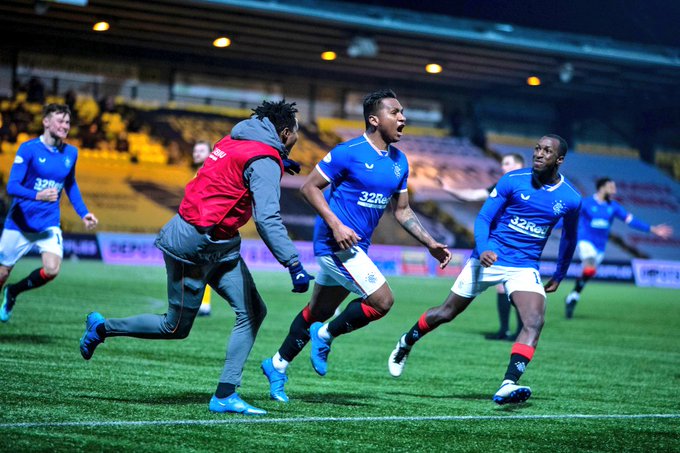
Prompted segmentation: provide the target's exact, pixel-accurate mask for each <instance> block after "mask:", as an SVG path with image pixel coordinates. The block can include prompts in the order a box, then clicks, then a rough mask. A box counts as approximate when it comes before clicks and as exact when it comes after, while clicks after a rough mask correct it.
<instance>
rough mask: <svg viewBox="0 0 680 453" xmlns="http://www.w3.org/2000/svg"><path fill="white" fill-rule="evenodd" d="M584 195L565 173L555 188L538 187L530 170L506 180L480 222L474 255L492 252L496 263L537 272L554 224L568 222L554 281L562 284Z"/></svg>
mask: <svg viewBox="0 0 680 453" xmlns="http://www.w3.org/2000/svg"><path fill="white" fill-rule="evenodd" d="M580 207H581V195H580V194H579V193H578V191H576V189H574V188H573V187H572V186H571V184H570V183H569V182H568V181H567V180H566V179H564V176H562V175H560V181H559V182H558V183H557V184H555V185H553V186H543V187H541V188H538V189H537V188H536V187H534V186H533V185H532V174H531V170H530V169H526V168H524V169H520V170H515V171H512V172H509V173H507V174H506V175H505V176H503V177H502V178H501V179H500V181H498V184H497V185H496V188H495V189H494V190H493V191H492V192H491V194H490V195H489V198H488V200H487V201H486V202H485V203H484V206H483V207H482V210H481V211H480V212H479V216H477V220H476V221H475V242H476V246H475V250H474V251H473V254H472V256H473V257H474V258H479V255H480V253H482V252H484V251H486V250H491V251H493V252H495V253H496V255H498V261H496V264H498V265H501V266H511V267H532V268H534V269H538V267H539V260H540V258H541V253H543V248H544V247H545V243H546V242H547V241H548V237H549V236H550V232H551V231H552V229H553V227H554V226H555V224H556V223H557V222H558V221H559V220H560V219H561V218H563V222H564V226H563V228H562V238H561V241H560V250H559V256H558V262H557V271H556V272H555V275H554V276H553V278H554V279H555V280H557V281H560V280H561V279H562V278H563V277H564V275H565V274H566V271H567V269H568V267H569V263H570V262H571V258H572V256H573V254H574V248H575V247H576V238H577V235H576V233H577V226H578V216H579V210H580Z"/></svg>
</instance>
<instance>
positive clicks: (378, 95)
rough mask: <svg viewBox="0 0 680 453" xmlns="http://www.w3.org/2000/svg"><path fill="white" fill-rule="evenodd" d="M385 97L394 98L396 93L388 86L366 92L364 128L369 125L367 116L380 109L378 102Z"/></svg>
mask: <svg viewBox="0 0 680 453" xmlns="http://www.w3.org/2000/svg"><path fill="white" fill-rule="evenodd" d="M385 98H392V99H396V98H397V95H396V94H394V91H392V90H390V89H389V88H382V89H380V90H376V91H374V92H372V93H369V94H367V95H366V97H365V98H364V122H365V123H366V129H368V127H369V126H370V123H369V122H368V117H369V116H371V115H375V114H376V113H377V112H378V110H379V109H380V102H381V101H382V100H383V99H385Z"/></svg>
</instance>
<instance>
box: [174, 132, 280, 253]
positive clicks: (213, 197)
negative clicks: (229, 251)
mask: <svg viewBox="0 0 680 453" xmlns="http://www.w3.org/2000/svg"><path fill="white" fill-rule="evenodd" d="M262 158H272V159H274V160H275V161H276V162H277V163H278V164H279V167H280V168H281V176H283V161H282V160H281V157H280V156H279V152H278V151H277V150H276V149H274V148H272V147H271V146H269V145H265V144H264V143H261V142H256V141H252V140H233V139H232V138H231V136H228V135H227V136H226V137H224V138H223V139H222V140H220V141H219V142H217V143H216V144H215V146H214V147H213V151H212V153H210V156H208V158H207V159H206V160H205V163H204V164H203V167H201V169H200V170H198V173H197V174H196V177H195V178H194V179H192V180H191V181H190V182H189V184H187V186H186V188H185V190H184V198H183V199H182V203H181V204H180V206H179V215H180V216H182V218H183V219H184V220H185V221H187V222H189V223H190V224H192V225H194V226H196V227H200V228H206V229H208V228H212V227H214V228H213V230H212V235H213V236H214V237H215V238H219V239H227V238H231V237H234V236H236V234H237V233H238V229H239V228H241V227H242V226H243V225H244V224H245V223H246V222H248V220H250V218H251V217H252V215H253V207H252V201H253V200H252V195H251V194H250V191H249V190H248V188H247V187H246V184H245V181H244V180H243V173H244V171H245V169H246V168H247V167H248V166H249V165H250V164H251V163H252V162H253V161H255V160H257V159H262ZM281 176H279V178H280V177H281Z"/></svg>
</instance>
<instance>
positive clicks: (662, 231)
mask: <svg viewBox="0 0 680 453" xmlns="http://www.w3.org/2000/svg"><path fill="white" fill-rule="evenodd" d="M649 231H651V233H652V234H653V235H654V236H659V237H660V238H663V239H670V238H671V236H673V227H671V226H670V225H666V224H663V223H662V224H659V225H654V226H652V227H651V228H650V229H649Z"/></svg>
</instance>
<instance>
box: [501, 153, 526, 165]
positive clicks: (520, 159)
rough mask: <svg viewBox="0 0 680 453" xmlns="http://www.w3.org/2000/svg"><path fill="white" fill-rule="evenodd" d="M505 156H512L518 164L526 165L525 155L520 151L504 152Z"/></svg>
mask: <svg viewBox="0 0 680 453" xmlns="http://www.w3.org/2000/svg"><path fill="white" fill-rule="evenodd" d="M503 157H504V158H505V157H512V159H513V160H514V161H515V162H516V163H518V164H520V165H524V156H522V155H521V154H519V153H508V154H503Z"/></svg>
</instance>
